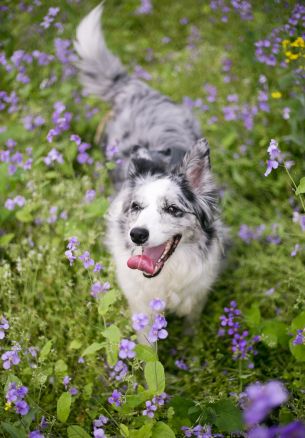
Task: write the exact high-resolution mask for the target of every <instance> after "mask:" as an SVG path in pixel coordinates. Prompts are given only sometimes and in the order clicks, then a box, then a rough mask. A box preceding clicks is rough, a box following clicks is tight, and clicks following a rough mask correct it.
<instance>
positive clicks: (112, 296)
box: [98, 289, 118, 315]
mask: <svg viewBox="0 0 305 438" xmlns="http://www.w3.org/2000/svg"><path fill="white" fill-rule="evenodd" d="M117 298H118V293H117V291H116V290H114V289H113V290H111V291H110V292H107V293H106V294H105V295H102V296H101V298H100V299H99V303H98V313H99V315H106V313H107V312H108V310H109V307H110V306H111V305H112V304H113V303H115V302H116V300H117Z"/></svg>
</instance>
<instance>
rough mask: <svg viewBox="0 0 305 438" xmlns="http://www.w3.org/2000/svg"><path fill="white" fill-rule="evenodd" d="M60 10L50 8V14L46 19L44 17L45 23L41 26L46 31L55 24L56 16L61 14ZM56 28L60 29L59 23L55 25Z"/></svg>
mask: <svg viewBox="0 0 305 438" xmlns="http://www.w3.org/2000/svg"><path fill="white" fill-rule="evenodd" d="M59 10H60V9H59V8H53V7H51V8H49V10H48V13H47V15H46V16H45V17H43V21H42V22H41V23H40V26H41V27H43V28H44V29H48V28H49V27H50V26H51V24H53V23H54V21H55V17H56V15H57V14H58V13H59ZM54 26H55V27H58V23H54Z"/></svg>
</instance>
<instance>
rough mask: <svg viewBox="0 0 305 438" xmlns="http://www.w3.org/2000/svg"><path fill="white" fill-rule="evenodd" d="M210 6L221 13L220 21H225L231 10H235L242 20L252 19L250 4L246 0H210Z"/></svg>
mask: <svg viewBox="0 0 305 438" xmlns="http://www.w3.org/2000/svg"><path fill="white" fill-rule="evenodd" d="M210 8H211V9H212V10H213V11H217V10H219V11H220V12H221V13H222V17H221V21H222V22H223V23H227V21H228V19H229V17H228V15H229V14H230V13H231V12H236V13H237V14H238V15H239V16H240V18H241V19H242V20H252V19H253V14H252V5H251V2H250V1H247V0H228V1H226V0H211V1H210Z"/></svg>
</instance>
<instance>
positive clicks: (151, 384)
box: [144, 361, 165, 395]
mask: <svg viewBox="0 0 305 438" xmlns="http://www.w3.org/2000/svg"><path fill="white" fill-rule="evenodd" d="M144 375H145V379H146V383H147V386H148V389H149V390H150V391H151V392H152V393H153V394H154V395H157V394H161V392H163V391H164V389H165V374H164V368H163V365H162V363H161V362H159V361H156V362H147V363H146V365H145V368H144Z"/></svg>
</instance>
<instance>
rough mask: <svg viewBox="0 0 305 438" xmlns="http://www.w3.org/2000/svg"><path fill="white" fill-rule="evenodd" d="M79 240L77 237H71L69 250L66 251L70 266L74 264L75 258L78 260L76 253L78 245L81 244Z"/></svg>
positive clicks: (68, 245)
mask: <svg viewBox="0 0 305 438" xmlns="http://www.w3.org/2000/svg"><path fill="white" fill-rule="evenodd" d="M79 244H80V243H79V240H78V238H77V237H75V236H73V237H70V239H69V242H68V244H67V251H65V256H66V257H67V259H68V260H69V262H70V266H72V265H73V263H74V260H76V255H75V254H74V253H75V251H76V250H77V247H78V246H79Z"/></svg>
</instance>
